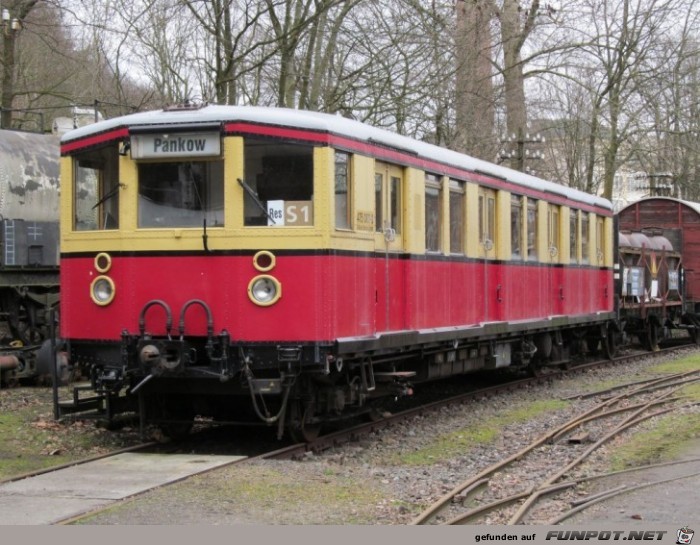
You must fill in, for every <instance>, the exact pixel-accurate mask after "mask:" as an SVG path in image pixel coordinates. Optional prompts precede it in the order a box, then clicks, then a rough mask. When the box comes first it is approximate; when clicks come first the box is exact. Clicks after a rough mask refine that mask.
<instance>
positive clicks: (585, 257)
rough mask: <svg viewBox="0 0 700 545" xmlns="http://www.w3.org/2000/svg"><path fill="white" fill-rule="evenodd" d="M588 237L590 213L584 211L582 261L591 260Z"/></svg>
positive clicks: (582, 216)
mask: <svg viewBox="0 0 700 545" xmlns="http://www.w3.org/2000/svg"><path fill="white" fill-rule="evenodd" d="M588 238H589V234H588V213H587V212H583V213H582V214H581V263H588V262H589V261H590V258H589V257H588V251H589V250H588Z"/></svg>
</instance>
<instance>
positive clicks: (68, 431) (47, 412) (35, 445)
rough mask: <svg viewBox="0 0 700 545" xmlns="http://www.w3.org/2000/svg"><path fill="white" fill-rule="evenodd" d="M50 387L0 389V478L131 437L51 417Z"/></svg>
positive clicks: (121, 443)
mask: <svg viewBox="0 0 700 545" xmlns="http://www.w3.org/2000/svg"><path fill="white" fill-rule="evenodd" d="M51 396H52V391H51V389H50V388H42V387H30V388H3V389H0V437H1V438H2V440H0V479H5V478H8V477H14V476H17V475H22V474H24V473H29V472H32V471H37V470H41V469H45V468H49V467H52V466H56V465H61V464H64V463H67V462H71V461H74V460H77V459H80V458H85V457H88V456H92V455H96V454H101V453H103V452H106V451H108V450H112V449H114V448H119V447H121V446H124V441H131V440H132V438H131V437H128V438H127V436H126V435H120V434H115V433H111V432H107V431H106V430H101V429H97V428H96V427H95V424H94V423H93V422H73V423H66V424H62V423H58V422H55V421H54V420H53V405H52V402H51Z"/></svg>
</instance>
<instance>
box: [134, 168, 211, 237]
mask: <svg viewBox="0 0 700 545" xmlns="http://www.w3.org/2000/svg"><path fill="white" fill-rule="evenodd" d="M223 171H224V169H223V162H222V161H173V162H159V163H140V164H139V166H138V172H139V227H201V226H202V225H203V224H204V221H206V224H207V226H208V227H215V226H222V225H223V224H224V172H223Z"/></svg>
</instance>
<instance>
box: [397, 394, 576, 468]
mask: <svg viewBox="0 0 700 545" xmlns="http://www.w3.org/2000/svg"><path fill="white" fill-rule="evenodd" d="M568 405H569V403H568V402H566V401H561V400H556V399H553V400H543V401H535V402H533V403H528V404H526V405H523V406H520V407H514V408H511V409H509V410H507V411H505V412H504V413H502V414H499V415H498V416H495V417H493V418H491V419H489V420H487V421H485V422H481V423H479V424H477V425H474V426H470V427H468V428H462V429H460V430H456V431H453V432H451V433H447V434H444V435H441V436H440V437H438V438H437V439H436V440H435V441H434V442H433V443H432V444H430V445H428V446H426V447H424V448H421V449H419V450H416V451H413V452H408V453H404V454H397V455H396V456H394V457H393V458H392V459H391V460H390V461H389V463H392V464H395V465H403V464H405V465H430V464H434V463H436V462H440V461H442V460H447V459H449V458H453V457H454V456H459V455H463V454H466V453H467V452H468V451H469V449H470V448H472V447H474V446H476V445H484V444H489V443H493V442H494V441H495V440H496V438H497V437H498V436H499V435H501V433H502V432H503V430H504V429H505V428H506V427H507V426H509V425H512V424H517V423H520V422H526V421H528V420H530V419H532V418H535V417H537V416H539V415H541V414H544V413H547V412H550V411H556V410H560V409H563V408H565V407H567V406H568Z"/></svg>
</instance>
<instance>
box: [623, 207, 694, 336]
mask: <svg viewBox="0 0 700 545" xmlns="http://www.w3.org/2000/svg"><path fill="white" fill-rule="evenodd" d="M618 229H619V232H620V251H621V252H622V251H623V243H622V241H623V239H624V238H625V237H627V238H630V239H631V238H633V237H634V236H636V235H635V234H636V233H643V234H646V235H648V236H649V239H650V240H653V239H660V240H661V239H667V240H668V241H669V242H670V245H671V246H672V250H671V249H670V248H667V249H666V252H665V253H666V254H668V257H670V256H671V255H672V254H676V255H680V258H681V260H682V269H680V270H679V273H680V274H679V282H680V286H679V288H680V292H681V295H682V306H683V311H684V312H685V313H686V315H685V316H684V317H683V318H684V319H683V320H682V321H683V322H685V323H688V318H690V317H692V318H691V320H692V321H691V323H693V322H695V318H696V316H694V315H696V314H697V313H698V312H700V203H695V202H689V201H682V200H679V199H673V198H669V197H650V198H646V199H642V200H640V201H637V202H634V203H632V204H630V205H628V206H626V207H625V208H623V209H622V210H620V211H619V212H618ZM659 250H661V248H656V249H655V251H654V248H649V251H650V252H654V253H656V254H660V252H659ZM668 250H671V251H670V252H669V251H668ZM623 303H624V297H623ZM666 304H673V303H671V301H667V302H666ZM676 304H677V303H676ZM664 306H665V305H664ZM692 333H693V332H691V334H692Z"/></svg>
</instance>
